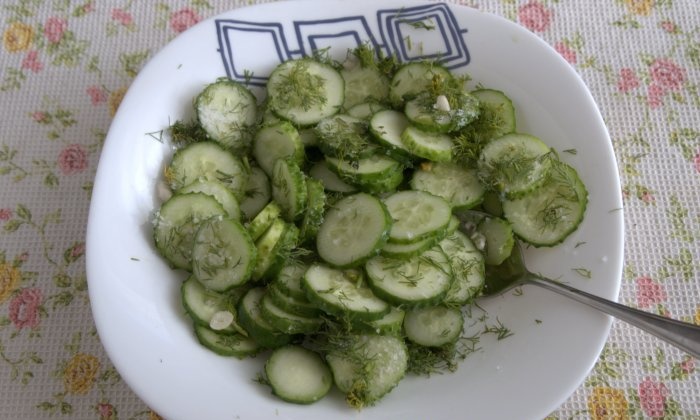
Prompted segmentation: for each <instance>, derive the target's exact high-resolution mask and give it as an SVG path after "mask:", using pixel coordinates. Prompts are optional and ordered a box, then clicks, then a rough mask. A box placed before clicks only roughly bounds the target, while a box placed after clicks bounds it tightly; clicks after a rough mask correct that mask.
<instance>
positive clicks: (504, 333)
mask: <svg viewBox="0 0 700 420" xmlns="http://www.w3.org/2000/svg"><path fill="white" fill-rule="evenodd" d="M484 334H495V335H496V338H497V339H498V340H499V341H500V340H503V339H505V338H508V337H510V336H511V335H513V332H512V331H511V330H510V329H508V328H506V327H505V326H504V325H503V324H502V323H501V321H500V320H498V319H496V324H495V325H485V326H484Z"/></svg>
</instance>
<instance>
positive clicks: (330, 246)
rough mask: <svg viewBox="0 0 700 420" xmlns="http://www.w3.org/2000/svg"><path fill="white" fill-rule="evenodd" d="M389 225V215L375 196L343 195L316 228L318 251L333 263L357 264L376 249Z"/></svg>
mask: <svg viewBox="0 0 700 420" xmlns="http://www.w3.org/2000/svg"><path fill="white" fill-rule="evenodd" d="M390 229H391V216H390V215H389V212H388V211H387V209H386V207H385V206H384V204H382V202H381V201H379V200H378V199H377V198H376V197H373V196H371V195H369V194H365V193H358V194H354V195H351V196H349V197H345V198H343V199H342V200H340V201H338V202H337V203H336V204H335V205H334V206H333V207H332V208H331V209H330V210H329V211H328V212H327V213H326V217H325V220H324V221H323V223H322V224H321V227H320V228H319V231H318V235H317V237H316V248H317V250H318V255H319V256H320V257H321V259H323V260H324V261H326V262H328V263H329V264H331V265H333V266H335V267H351V266H357V265H360V264H362V263H363V262H364V261H365V260H367V259H368V258H371V257H373V256H374V255H376V254H377V253H378V252H379V250H380V249H381V248H382V246H384V244H385V243H386V240H387V237H388V233H389V230H390Z"/></svg>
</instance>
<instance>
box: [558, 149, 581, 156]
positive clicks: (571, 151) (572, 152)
mask: <svg viewBox="0 0 700 420" xmlns="http://www.w3.org/2000/svg"><path fill="white" fill-rule="evenodd" d="M562 152H564V153H569V154H571V155H575V154H577V153H578V150H576V149H566V150H562Z"/></svg>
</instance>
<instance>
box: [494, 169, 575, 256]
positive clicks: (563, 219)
mask: <svg viewBox="0 0 700 420" xmlns="http://www.w3.org/2000/svg"><path fill="white" fill-rule="evenodd" d="M587 204H588V192H587V191H586V187H585V185H584V184H583V182H581V179H580V178H579V176H578V174H577V172H576V170H575V169H574V168H572V167H571V166H569V165H567V164H565V163H562V162H556V164H555V165H554V167H553V170H552V172H551V175H550V178H549V180H548V181H547V182H546V183H545V184H544V185H543V186H541V187H540V188H538V189H536V190H535V191H532V192H530V193H528V194H526V195H524V196H522V197H521V198H517V199H513V200H505V201H504V202H503V215H504V216H505V218H506V219H508V220H509V221H510V222H511V224H512V227H513V231H514V232H515V234H516V235H518V237H520V238H521V239H523V240H524V241H526V242H528V243H530V244H532V245H535V246H554V245H556V244H558V243H560V242H562V241H563V240H564V239H566V237H567V236H569V235H570V234H571V233H572V232H573V231H575V230H576V228H577V227H578V226H579V224H580V223H581V221H582V220H583V214H584V213H585V211H586V205H587Z"/></svg>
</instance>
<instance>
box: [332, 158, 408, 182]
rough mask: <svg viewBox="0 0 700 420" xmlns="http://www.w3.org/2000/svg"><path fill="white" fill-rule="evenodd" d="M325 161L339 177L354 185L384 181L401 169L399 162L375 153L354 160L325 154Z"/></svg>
mask: <svg viewBox="0 0 700 420" xmlns="http://www.w3.org/2000/svg"><path fill="white" fill-rule="evenodd" d="M326 162H327V164H328V167H329V168H330V169H331V170H332V171H333V172H335V173H336V174H338V176H339V177H340V179H342V180H343V181H345V182H348V183H350V184H354V185H372V184H373V183H375V182H378V181H384V180H386V178H387V177H389V176H391V175H392V174H394V173H395V172H397V171H399V172H400V171H401V170H402V167H401V164H400V163H399V162H397V161H396V160H394V159H392V158H390V157H388V156H384V155H381V154H375V155H372V156H370V157H368V158H364V159H360V160H358V161H355V162H349V161H344V160H341V159H336V158H332V157H328V156H327V157H326Z"/></svg>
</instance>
